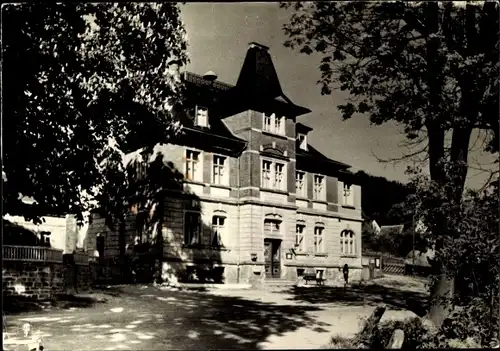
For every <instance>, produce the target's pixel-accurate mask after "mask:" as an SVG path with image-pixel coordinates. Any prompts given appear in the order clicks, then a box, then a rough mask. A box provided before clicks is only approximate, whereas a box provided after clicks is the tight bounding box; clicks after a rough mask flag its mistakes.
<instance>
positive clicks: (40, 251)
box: [2, 245, 63, 263]
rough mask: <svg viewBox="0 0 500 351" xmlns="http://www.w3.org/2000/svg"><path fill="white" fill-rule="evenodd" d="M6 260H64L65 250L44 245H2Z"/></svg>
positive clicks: (57, 261)
mask: <svg viewBox="0 0 500 351" xmlns="http://www.w3.org/2000/svg"><path fill="white" fill-rule="evenodd" d="M2 250H3V251H2V253H3V257H2V260H4V261H27V262H56V263H60V262H62V261H63V250H58V249H53V248H50V247H43V246H13V245H4V246H2Z"/></svg>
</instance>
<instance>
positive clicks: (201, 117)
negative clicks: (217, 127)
mask: <svg viewBox="0 0 500 351" xmlns="http://www.w3.org/2000/svg"><path fill="white" fill-rule="evenodd" d="M195 122H196V125H197V126H200V127H208V108H206V107H202V106H196V121H195Z"/></svg>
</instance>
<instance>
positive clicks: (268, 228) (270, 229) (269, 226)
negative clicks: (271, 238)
mask: <svg viewBox="0 0 500 351" xmlns="http://www.w3.org/2000/svg"><path fill="white" fill-rule="evenodd" d="M280 224H281V223H280V222H279V221H276V220H272V219H265V220H264V233H265V234H271V235H272V234H280Z"/></svg>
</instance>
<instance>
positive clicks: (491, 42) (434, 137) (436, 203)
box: [281, 1, 500, 324]
mask: <svg viewBox="0 0 500 351" xmlns="http://www.w3.org/2000/svg"><path fill="white" fill-rule="evenodd" d="M281 6H282V7H284V8H292V7H293V10H294V12H293V14H292V15H291V18H290V21H289V23H287V24H285V27H284V31H285V33H286V34H287V35H288V37H289V40H287V41H286V42H285V46H288V47H291V48H297V49H298V50H299V51H300V52H302V53H305V54H312V53H316V54H318V55H319V56H321V63H320V66H319V69H320V71H321V73H322V75H321V79H320V80H319V82H318V83H319V84H320V85H321V87H322V91H321V92H322V94H330V93H331V91H332V89H340V90H343V91H347V92H348V93H349V94H350V95H351V96H352V98H351V101H349V102H348V103H346V104H343V105H340V106H338V108H339V110H340V112H341V114H342V117H343V118H344V119H348V118H351V117H352V116H353V115H354V114H355V113H360V114H367V115H368V116H369V118H370V121H371V122H372V123H374V124H377V125H378V124H382V123H385V122H388V121H394V122H396V123H397V124H400V125H402V126H404V131H405V134H406V138H407V143H408V147H409V148H410V149H411V150H412V151H411V152H410V153H409V154H408V155H407V156H416V155H421V154H422V153H423V154H424V155H425V160H426V161H428V164H429V171H430V172H429V173H430V178H431V180H432V182H433V185H432V188H433V189H437V190H440V191H439V193H437V194H438V195H436V196H433V197H429V198H428V199H427V200H426V202H425V204H423V207H426V206H427V208H428V209H429V210H430V211H432V215H430V216H429V217H428V219H429V221H428V222H427V225H428V228H429V231H430V232H433V233H435V234H436V233H439V237H438V238H437V240H436V247H437V249H439V250H438V251H441V248H442V247H443V246H445V245H446V244H445V241H446V240H452V239H446V237H449V238H455V237H456V235H455V234H456V233H454V230H456V229H457V228H456V225H455V223H454V222H453V219H456V218H459V217H458V214H459V213H460V208H461V206H462V196H463V191H464V185H465V179H466V175H467V170H468V156H469V155H468V154H469V144H470V138H471V134H472V131H473V130H474V129H480V130H482V131H485V132H486V133H487V134H486V141H485V143H484V145H485V150H486V151H490V152H498V145H499V139H498V128H499V125H498V123H499V120H498V116H499V100H498V97H499V85H498V80H499V74H498V73H499V65H500V63H499V61H498V53H499V51H498V48H499V40H498V39H499V30H498V28H499V17H498V14H499V13H498V3H496V2H489V1H488V2H482V1H476V2H473V1H472V2H467V3H465V4H464V3H463V2H443V3H438V2H403V1H395V2H393V1H391V2H384V1H382V2H307V3H304V2H297V3H295V4H291V3H283V4H282V5H281ZM448 135H450V136H451V138H450V141H449V142H448V141H447V139H446V137H447V136H448ZM494 173H495V174H496V175H498V171H496V172H494ZM443 190H445V192H443ZM436 235H437V234H436ZM441 262H443V261H442V260H441ZM443 268H445V267H443ZM443 274H444V273H441V278H440V280H439V282H438V283H437V284H436V285H435V286H434V287H433V288H432V289H431V294H432V295H433V297H434V296H437V295H439V296H441V295H444V294H447V293H448V291H450V288H451V285H452V281H451V280H449V279H446V278H445V276H444V275H443ZM449 307H450V306H449V305H448V306H442V307H438V306H437V305H433V306H432V308H431V312H430V316H431V318H432V319H433V321H434V322H436V323H437V324H441V323H442V320H443V318H444V317H445V315H446V313H447V311H448V310H449Z"/></svg>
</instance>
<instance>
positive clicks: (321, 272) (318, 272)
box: [316, 269, 325, 279]
mask: <svg viewBox="0 0 500 351" xmlns="http://www.w3.org/2000/svg"><path fill="white" fill-rule="evenodd" d="M324 275H325V270H324V269H316V279H323V278H324Z"/></svg>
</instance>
